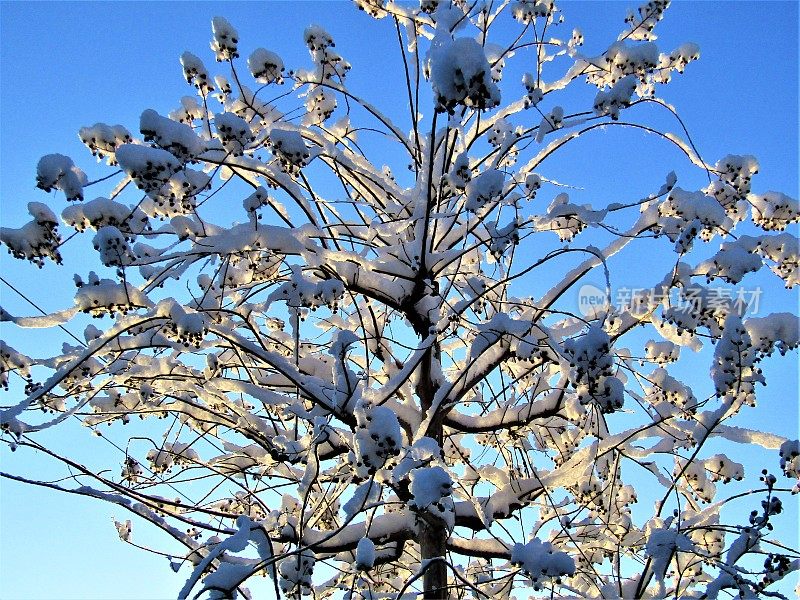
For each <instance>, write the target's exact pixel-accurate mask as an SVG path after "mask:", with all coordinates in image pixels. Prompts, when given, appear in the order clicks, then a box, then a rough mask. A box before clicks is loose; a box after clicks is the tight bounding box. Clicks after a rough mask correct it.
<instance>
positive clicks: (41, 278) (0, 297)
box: [0, 1, 798, 599]
mask: <svg viewBox="0 0 800 600" xmlns="http://www.w3.org/2000/svg"><path fill="white" fill-rule="evenodd" d="M559 5H560V6H562V8H563V10H564V13H565V15H566V18H567V23H566V24H565V25H564V26H563V27H564V28H565V29H567V31H569V30H570V29H571V27H573V26H579V27H581V28H582V29H583V32H584V35H585V36H586V38H587V52H588V51H592V52H598V53H599V52H600V51H602V50H603V49H604V48H605V47H606V46H607V45H608V44H609V43H610V42H611V41H612V40H613V38H614V36H615V35H616V32H617V31H619V29H620V28H621V27H622V19H623V18H624V15H625V9H626V8H627V7H631V8H634V7H635V4H634V3H622V2H602V3H599V2H567V1H564V2H561V3H559ZM0 11H1V12H0V19H1V21H0V107H2V113H0V114H2V117H1V118H0V168H1V169H2V171H1V173H0V211H1V212H0V220H2V224H3V225H4V226H19V225H21V224H22V222H23V220H24V219H25V218H26V216H25V215H26V209H25V207H26V204H27V203H28V202H29V201H33V200H36V201H46V199H47V196H46V195H45V194H44V193H43V192H40V191H38V190H36V189H34V186H35V166H36V163H37V161H38V159H39V158H40V157H41V156H42V155H43V154H47V153H52V152H59V153H63V154H68V155H70V156H72V157H73V158H74V159H75V161H76V163H77V164H78V165H79V166H81V167H82V168H84V169H85V170H86V171H87V173H89V176H90V178H92V177H93V175H94V174H99V173H107V172H104V171H103V170H102V169H101V170H97V169H96V168H95V167H94V159H93V158H92V157H91V156H90V155H89V153H88V151H86V149H85V148H84V147H83V146H82V145H81V144H80V142H79V141H78V139H77V130H78V129H79V127H81V126H83V125H90V124H93V123H95V122H97V121H103V122H106V123H109V124H115V123H121V124H123V125H126V126H127V127H128V128H129V129H131V130H132V131H136V129H137V126H138V118H139V114H140V113H141V111H142V110H143V109H145V108H154V109H156V110H158V111H159V112H161V113H162V114H165V113H166V112H168V111H169V110H172V109H173V108H175V107H176V106H177V104H178V101H179V99H180V97H181V96H184V95H192V90H191V89H190V88H189V87H188V86H187V85H186V83H185V82H184V81H183V79H182V75H181V69H180V64H179V62H178V57H179V56H180V54H181V52H182V51H184V50H190V51H192V52H194V53H196V54H198V55H200V56H202V57H203V58H204V60H205V61H206V63H207V65H208V66H209V67H212V63H213V57H212V54H211V51H210V50H209V49H208V42H209V40H210V37H211V36H210V21H211V17H212V16H215V15H217V14H221V15H224V16H226V17H228V19H229V20H230V21H231V22H232V23H233V24H234V25H235V26H236V27H237V28H238V29H239V33H240V39H241V47H242V49H243V51H242V54H243V56H244V57H245V58H246V56H247V54H249V52H250V51H251V50H252V49H254V48H255V47H258V46H264V47H267V48H269V49H271V50H274V51H276V52H278V53H279V54H281V55H282V56H283V58H284V61H285V62H286V63H287V65H291V66H307V65H308V64H309V60H308V57H307V54H306V49H305V46H304V45H303V42H302V30H303V28H304V27H305V26H307V25H308V24H310V23H312V22H317V23H319V24H321V25H323V26H325V27H326V28H327V29H328V30H329V31H330V32H331V33H332V34H333V37H334V38H335V39H336V41H337V49H338V50H339V52H340V53H341V54H342V55H344V56H345V57H346V58H347V59H348V60H349V61H350V62H351V63H352V64H353V71H352V75H351V76H350V77H349V81H350V84H351V86H352V87H353V88H354V89H357V90H359V89H360V90H362V91H363V92H364V96H365V97H366V98H368V99H370V100H371V101H373V102H374V103H375V104H377V105H379V106H382V107H386V106H387V104H391V103H398V104H397V109H398V111H399V114H403V115H404V114H405V107H404V106H403V105H402V103H401V102H402V101H400V100H398V99H397V98H399V97H401V96H398V95H395V94H392V95H389V94H386V93H385V92H384V91H383V89H382V88H381V87H380V86H379V85H377V84H376V82H378V81H381V78H382V77H383V73H382V69H381V66H382V64H383V60H384V57H386V56H394V57H396V55H397V54H396V53H397V50H396V47H395V40H394V38H393V35H394V34H393V33H391V31H392V30H391V29H387V27H386V25H387V23H380V24H377V25H376V27H375V28H372V29H367V28H370V27H373V21H372V20H371V19H369V18H368V17H366V16H365V15H364V14H363V13H359V12H358V11H355V10H354V9H353V8H352V7H351V6H349V5H348V4H347V3H345V2H294V3H288V2H257V3H255V2H254V3H239V2H230V3H224V4H223V3H189V2H164V3H160V2H114V3H110V2H108V3H103V2H82V3H76V2H2V4H0ZM797 23H798V3H797V2H763V3H755V4H754V3H751V2H729V3H726V2H688V1H686V2H675V3H673V7H672V8H671V9H670V11H668V14H667V17H666V20H665V22H664V23H663V24H662V25H661V27H660V29H661V40H660V42H659V44H663V48H664V49H672V48H673V47H675V46H677V45H678V44H679V43H681V42H684V41H694V42H697V43H698V44H699V45H700V48H701V52H702V57H701V60H700V61H699V63H695V64H692V65H690V66H689V68H688V69H687V73H686V74H685V75H683V76H681V77H678V78H677V79H676V80H675V81H674V82H673V83H672V84H670V85H669V86H667V87H665V88H663V89H662V95H663V97H665V98H666V99H667V100H668V101H669V102H671V103H672V104H674V105H675V106H676V107H677V108H678V110H679V112H680V114H681V116H682V117H683V119H684V121H685V122H686V124H687V126H688V127H689V129H690V131H691V132H692V135H693V138H694V141H695V143H696V144H697V146H698V147H699V149H700V150H701V153H702V154H703V156H704V157H706V158H707V159H709V160H712V161H713V160H715V159H716V158H718V157H721V156H722V155H724V154H727V153H742V154H744V153H748V154H754V155H756V156H757V157H758V158H759V160H760V162H761V173H760V174H759V175H758V176H757V179H756V180H755V183H754V189H755V190H758V191H766V190H773V189H774V190H782V191H784V192H786V193H788V194H790V195H792V196H794V197H797V194H798V180H797V177H798V159H797V143H798V134H797V131H798V116H797V103H798V96H797V90H798V79H797V78H798V74H797V59H798V46H797V44H798V31H797ZM375 31H378V32H383V34H384V35H383V37H381V35H375V34H374V33H367V32H375ZM564 35H568V34H564ZM214 66H215V65H214ZM386 89H389V88H386ZM388 112H393V111H388ZM428 112H430V111H428ZM402 123H403V125H404V126H405V125H406V122H405V121H402ZM608 142H609V138H606V139H603V140H598V141H596V142H595V145H593V146H589V145H587V146H582V147H581V148H580V150H581V151H582V152H585V153H586V154H585V155H593V156H598V155H600V156H602V154H603V153H604V152H611V149H610V148H613V146H609V145H608ZM611 142H613V143H617V141H616V140H614V139H613V138H612V139H611ZM643 148H644V150H643V151H642V152H641V153H640V152H638V151H637V152H634V153H632V154H631V155H625V156H621V157H620V160H624V161H625V168H624V169H622V170H621V172H620V173H619V174H618V175H614V174H609V171H608V169H607V168H605V167H603V163H602V162H598V163H597V164H596V166H594V167H593V166H592V165H591V164H581V169H582V170H583V171H584V173H583V176H584V177H585V180H584V181H583V183H584V184H585V185H586V186H587V187H588V188H589V189H597V188H603V187H604V186H605V187H608V186H609V178H610V179H611V181H610V185H611V186H614V185H617V184H618V183H621V181H620V180H621V179H624V180H625V183H626V184H631V183H632V182H633V183H634V184H635V181H636V180H637V178H642V180H647V181H650V180H652V179H655V180H658V179H659V178H663V175H664V173H666V172H667V171H669V170H670V169H672V168H673V165H672V164H671V163H669V162H665V163H664V167H663V168H659V169H658V171H657V172H656V173H655V174H650V173H648V172H646V171H647V169H648V168H649V166H652V165H653V164H658V163H659V162H663V161H672V162H677V161H679V160H680V157H678V156H677V154H675V153H673V152H671V151H669V150H666V149H662V148H659V147H658V146H657V145H655V144H653V143H652V142H651V143H648V144H646V145H645V146H643ZM615 151H619V147H616V150H615ZM662 151H663V153H664V154H663V155H662V154H660V153H661V152H662ZM585 155H584V156H585ZM682 166H683V167H684V168H685V167H686V165H685V164H684V165H682ZM550 167H551V168H552V169H553V170H552V173H553V176H554V177H556V175H555V174H556V173H558V174H559V175H558V176H557V177H556V178H562V177H561V173H563V174H564V175H563V178H568V176H569V173H570V172H574V167H575V165H574V163H572V162H571V161H569V160H565V161H564V162H563V163H554V164H552V165H550ZM634 187H635V185H634ZM644 189H645V191H650V188H649V187H647V186H644ZM237 201H238V200H237ZM62 207H63V201H62V198H61V197H58V199H57V203H56V207H55V208H56V212H59V211H60V209H61V208H62ZM70 268H71V269H73V270H70ZM75 269H76V268H75V267H74V266H73V267H68V268H67V269H66V270H65V272H60V271H59V270H56V269H53V268H46V269H44V270H43V271H41V272H35V269H32V268H24V269H21V268H20V265H17V264H14V263H13V262H12V259H11V258H10V257H8V255H6V254H5V251H3V255H2V256H0V271H2V273H3V274H4V277H6V278H9V279H11V280H12V281H14V282H15V284H17V285H18V286H19V288H20V289H21V290H23V291H24V292H25V293H26V294H28V295H29V296H30V297H31V298H33V299H34V300H36V301H37V302H39V303H40V305H41V306H42V307H43V308H45V309H46V310H54V309H57V308H61V307H64V306H67V305H69V304H70V302H71V300H70V298H71V294H72V289H71V288H70V286H71V283H70V280H71V276H72V273H73V272H74V270H75ZM637 269H638V270H645V271H646V265H639V266H638V267H637V266H633V267H632V275H631V280H630V282H629V285H636V283H637V280H636V273H637V272H638V271H637ZM66 271H69V272H68V273H67V272H66ZM646 281H649V279H647V280H646ZM778 287H780V286H778ZM769 290H770V293H769V294H767V296H765V298H764V301H765V302H766V303H767V304H769V305H771V306H775V307H782V309H783V310H795V311H796V310H797V296H796V295H794V296H793V295H791V294H783V293H781V292H780V290H778V289H776V288H775V287H774V286H772V287H770V288H769ZM773 292H774V295H770V294H772V293H773ZM0 302H2V304H3V306H4V307H5V308H7V309H9V310H10V311H11V312H12V313H22V314H27V313H31V312H32V311H31V309H30V308H29V307H27V306H25V305H24V303H22V302H21V301H20V300H19V299H18V298H17V297H15V295H14V294H13V292H11V291H10V290H9V289H8V288H7V287H5V286H3V287H2V288H0ZM787 307H788V308H787ZM2 334H3V335H2V337H4V338H6V337H8V338H9V339H10V338H11V335H12V334H11V333H10V332H8V331H7V330H6V329H5V327H4V329H3V332H2ZM49 341H50V342H51V343H52V342H53V340H49ZM61 341H63V340H58V342H57V343H58V344H60V343H61ZM41 343H44V342H43V341H42V340H40V339H39V338H33V337H31V338H25V339H19V341H17V338H15V339H14V345H16V346H18V349H19V350H21V351H23V352H26V351H27V352H29V353H32V354H38V351H37V350H38V349H37V348H36V347H35V346H36V345H38V344H41ZM26 345H28V346H29V347H26ZM791 362H793V361H791ZM786 364H788V362H787V363H784V365H786ZM700 372H701V374H702V376H703V377H705V373H707V365H706V364H704V365H703V366H702V369H700ZM766 374H767V377H768V378H769V380H770V387H768V388H767V390H766V392H765V394H764V396H763V397H764V400H763V401H762V406H764V407H769V406H771V405H774V406H775V407H780V408H778V410H769V409H768V410H767V411H765V412H763V413H759V414H761V415H762V416H761V417H759V419H760V420H759V419H757V420H756V421H755V424H756V425H759V424H763V425H764V426H766V427H770V428H772V429H777V430H778V432H779V433H782V434H783V435H794V436H796V435H797V365H796V364H791V365H789V366H788V367H782V368H781V369H780V370H778V369H772V370H769V369H768V370H767V371H766ZM6 396H7V394H6ZM14 401H16V400H14ZM10 402H11V400H5V399H2V400H0V403H2V404H7V403H10ZM770 403H772V404H770ZM85 435H86V432H85V431H82V430H80V428H75V429H74V430H69V431H66V432H61V433H58V434H56V435H55V436H54V437H53V443H54V444H62V445H69V446H71V447H72V448H75V449H77V452H78V454H80V452H81V447H80V445H81V440H82V439H84V438H83V437H81V436H85ZM19 460H25V461H31V462H30V464H31V465H34V466H35V468H36V469H42V470H43V471H42V472H43V473H46V471H44V469H46V467H45V466H44V463H42V462H41V461H36V460H33V459H31V458H30V456H29V455H26V456H25V457H21V456H12V455H10V454H9V453H8V452H7V451H6V449H5V448H3V449H2V452H1V453H0V461H2V462H1V464H2V469H3V470H8V471H11V472H21V471H24V470H25V469H24V468H22V467H21V466H20V465H19V464H17V463H15V461H19ZM774 463H775V468H776V467H777V460H775V461H774ZM43 476H45V475H43ZM0 486H1V487H0V597H2V598H3V599H11V598H145V597H147V598H166V597H175V596H176V594H177V590H178V589H180V587H181V585H182V583H183V581H184V578H183V575H185V571H184V572H182V573H181V574H179V575H176V576H173V575H171V574H170V572H169V569H168V565H167V561H166V559H164V558H159V557H152V556H150V555H148V554H145V553H143V552H141V551H138V550H136V549H133V548H131V547H129V546H127V545H125V544H123V543H121V542H120V541H119V540H118V539H117V536H116V531H115V530H114V527H113V525H112V523H111V516H112V515H115V516H117V517H122V518H123V519H124V518H129V516H128V515H125V514H124V513H123V512H122V511H121V510H117V509H114V508H113V507H108V506H105V505H103V504H102V503H100V502H92V501H89V500H87V499H84V498H78V497H64V496H63V495H58V494H56V493H54V492H50V491H47V490H40V489H30V488H28V487H26V486H22V485H17V484H13V483H9V482H8V481H2V482H0ZM789 523H791V521H789ZM145 527H146V526H145V525H143V524H141V523H140V524H139V527H138V528H137V527H136V525H135V529H134V536H135V538H137V539H141V540H147V539H148V537H147V535H146V534H145V533H144V529H145ZM155 539H157V538H155Z"/></svg>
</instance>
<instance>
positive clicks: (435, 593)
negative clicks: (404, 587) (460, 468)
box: [416, 344, 448, 600]
mask: <svg viewBox="0 0 800 600" xmlns="http://www.w3.org/2000/svg"><path fill="white" fill-rule="evenodd" d="M440 356H441V353H440V350H439V346H438V344H435V345H434V347H433V348H431V349H430V350H428V354H427V355H426V356H425V358H424V359H423V361H422V365H421V371H420V376H419V381H418V383H417V390H416V391H417V395H418V397H419V400H420V406H421V408H422V411H423V415H424V414H425V413H426V412H427V411H429V410H430V409H431V406H432V404H433V397H434V395H435V394H436V390H437V387H438V386H437V385H436V384H435V383H434V381H433V377H432V376H431V375H432V369H431V362H432V361H433V360H437V361H438V360H439V357H440ZM428 435H429V436H430V437H432V438H433V439H435V440H436V441H437V442H439V447H440V448H441V446H442V441H443V435H442V419H441V416H438V415H437V416H434V417H433V419H431V426H430V428H429V429H428ZM447 537H448V532H447V525H446V524H445V522H444V521H443V520H442V519H440V518H438V517H436V516H434V515H432V514H431V513H429V512H425V513H422V514H421V515H420V522H419V549H420V557H421V559H422V560H423V561H430V560H432V559H435V558H441V560H435V561H434V562H432V563H430V564H428V565H427V568H426V569H425V574H424V576H423V580H422V582H423V590H424V593H423V598H424V600H446V599H447V597H448V594H447V565H446V564H445V562H444V558H445V554H446V550H447Z"/></svg>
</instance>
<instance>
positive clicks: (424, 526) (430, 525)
mask: <svg viewBox="0 0 800 600" xmlns="http://www.w3.org/2000/svg"><path fill="white" fill-rule="evenodd" d="M425 517H427V518H425V519H423V520H421V521H420V528H419V548H420V554H421V556H422V560H430V559H432V558H435V557H437V556H440V557H442V558H444V556H445V551H446V549H447V528H446V527H445V524H444V522H443V521H442V520H441V519H439V518H437V517H434V516H433V515H431V514H426V515H425ZM422 585H423V589H424V593H423V598H424V599H425V600H446V599H447V565H446V564H445V563H444V560H437V561H434V562H433V563H431V564H430V565H428V568H427V569H426V570H425V575H424V576H423V580H422Z"/></svg>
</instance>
